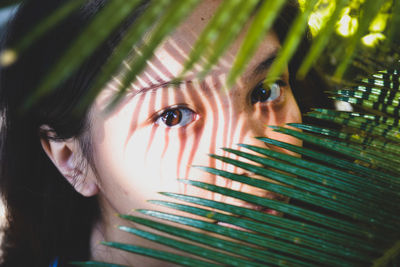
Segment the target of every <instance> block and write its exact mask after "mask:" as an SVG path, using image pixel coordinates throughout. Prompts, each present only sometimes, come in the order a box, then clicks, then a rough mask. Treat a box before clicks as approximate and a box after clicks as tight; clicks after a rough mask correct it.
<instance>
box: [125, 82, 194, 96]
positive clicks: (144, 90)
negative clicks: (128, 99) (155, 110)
mask: <svg viewBox="0 0 400 267" xmlns="http://www.w3.org/2000/svg"><path fill="white" fill-rule="evenodd" d="M186 82H190V81H176V80H170V81H165V80H162V79H157V80H156V82H155V83H153V84H151V85H149V86H146V87H144V88H141V89H140V90H138V91H136V92H134V93H133V97H135V96H137V95H140V94H145V93H147V92H149V91H152V90H157V89H158V88H161V87H167V86H171V85H173V86H178V85H180V84H183V83H186Z"/></svg>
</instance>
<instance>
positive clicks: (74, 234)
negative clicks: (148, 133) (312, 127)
mask: <svg viewBox="0 0 400 267" xmlns="http://www.w3.org/2000/svg"><path fill="white" fill-rule="evenodd" d="M64 2H66V1H65V0H41V1H26V2H25V3H23V4H21V6H20V7H19V10H18V12H17V14H16V15H15V17H14V19H13V21H12V22H11V24H10V25H9V27H8V31H7V32H6V34H5V39H4V41H3V47H8V46H10V45H12V44H14V43H15V42H17V41H19V40H21V37H22V36H24V35H25V34H26V33H27V32H28V31H29V30H31V29H32V28H31V26H32V25H35V24H36V23H37V22H39V21H41V19H42V18H45V17H46V16H48V14H51V12H53V11H54V10H55V9H56V8H57V7H59V6H60V5H61V4H62V3H64ZM105 2H106V0H90V1H87V3H86V4H85V5H84V7H82V8H81V9H80V10H79V11H77V12H75V13H74V14H72V15H70V16H69V17H68V18H67V19H65V20H64V21H63V22H62V23H60V24H59V25H58V26H56V27H55V28H53V29H52V30H50V31H49V32H47V33H46V34H45V35H44V36H43V37H41V38H40V39H39V40H38V41H36V42H35V43H34V44H33V45H31V46H30V47H29V48H28V50H27V51H25V52H24V53H23V54H21V55H19V58H18V60H17V62H16V63H14V64H12V65H10V66H8V67H4V68H2V69H1V72H0V89H1V93H0V105H1V115H2V116H3V128H2V130H1V180H0V190H1V194H2V197H3V199H4V201H5V206H6V215H7V226H6V229H5V231H4V237H3V245H2V249H3V263H2V266H48V265H49V263H50V262H51V261H52V260H54V257H56V256H57V257H59V260H60V263H61V266H63V265H66V264H67V262H69V261H71V260H87V259H88V257H89V256H90V251H89V247H90V246H89V241H90V235H91V230H92V228H93V224H94V223H95V221H96V219H97V218H98V216H99V214H100V210H99V206H98V202H97V199H96V197H92V198H85V197H82V196H81V195H80V194H78V193H77V192H76V191H75V190H74V189H73V188H72V187H71V186H70V184H68V183H67V182H66V181H65V179H64V177H63V176H62V175H61V174H60V173H59V172H58V170H57V169H56V167H55V166H54V165H53V164H52V163H51V161H50V160H49V159H48V157H47V156H46V154H45V153H44V151H43V149H42V147H41V144H40V138H39V137H40V134H41V133H40V131H39V128H40V126H41V125H44V124H46V125H49V126H50V127H51V128H52V129H54V131H55V133H56V138H57V139H60V140H63V139H68V138H71V137H78V139H79V140H80V142H81V145H82V146H83V150H85V151H84V154H85V155H86V156H89V157H90V147H91V145H90V137H87V136H85V133H86V132H87V128H88V127H90V123H89V122H88V121H87V116H86V114H85V115H83V116H76V113H75V109H76V106H77V103H78V102H79V100H80V99H81V98H82V97H83V96H84V95H85V94H86V93H87V90H88V88H89V87H90V85H91V84H92V82H93V80H94V78H95V77H96V75H97V74H98V73H99V72H100V70H101V67H102V66H103V65H104V64H105V63H106V61H107V59H108V58H109V56H110V55H111V53H112V52H113V50H114V48H115V46H116V44H117V43H118V42H119V41H120V39H121V37H122V36H123V34H124V31H125V30H126V27H127V26H129V25H131V24H132V22H133V21H134V19H135V18H136V17H137V16H138V14H139V13H140V12H142V11H143V9H144V8H145V6H146V3H147V2H148V1H143V4H142V5H141V6H140V8H138V9H137V11H135V12H134V14H132V15H131V16H130V18H129V19H128V20H127V21H125V22H124V23H123V25H121V27H120V28H119V29H118V30H117V31H115V33H114V34H113V35H112V36H111V37H110V38H108V40H107V41H106V42H105V43H104V44H102V45H101V46H100V47H99V48H98V49H97V50H96V51H95V53H94V54H93V55H92V56H91V57H90V58H89V59H88V60H86V61H85V63H84V64H83V66H81V67H80V68H79V69H78V70H77V71H76V72H75V73H74V74H73V75H72V76H71V77H70V78H68V79H67V80H66V81H65V82H63V84H62V85H61V86H59V87H58V88H57V89H56V90H54V92H53V93H51V94H50V95H48V96H46V97H45V98H43V99H40V100H39V101H37V102H36V103H35V104H34V105H33V106H32V107H31V108H30V109H29V110H28V111H26V112H21V107H22V106H23V104H24V103H25V101H26V97H27V96H29V95H31V93H32V91H33V90H34V89H35V88H37V86H38V83H39V82H40V81H41V78H43V76H44V75H45V74H46V73H47V72H48V71H49V70H50V68H51V67H52V66H53V64H54V63H55V62H56V60H57V59H58V58H59V57H60V55H61V54H62V53H63V51H65V49H66V48H67V47H68V45H70V44H71V40H74V39H75V38H76V37H77V36H78V35H79V33H80V32H81V30H82V29H83V28H84V25H86V24H87V23H88V21H89V20H90V19H91V18H92V17H93V15H94V14H96V13H97V11H98V10H100V9H101V8H102V7H103V6H104V3H105ZM297 10H298V9H297V7H295V6H294V5H293V4H292V3H290V1H289V4H288V5H287V6H286V8H285V9H284V11H283V13H282V15H281V16H280V18H279V19H278V20H277V22H276V23H275V26H274V28H275V31H276V33H277V34H278V36H279V39H280V40H281V42H282V40H283V39H284V37H285V35H286V33H287V31H288V27H289V26H290V24H291V21H292V19H293V18H294V17H295V14H296V13H297ZM306 47H307V44H306V40H304V42H303V43H302V44H301V46H300V47H299V50H298V53H297V54H296V56H295V57H294V59H293V60H292V62H291V64H290V65H289V71H290V72H291V73H292V74H293V73H295V72H296V70H297V68H298V63H299V62H301V59H302V57H303V56H304V54H305V49H306ZM312 75H314V74H312ZM312 80H313V81H314V83H316V82H317V84H313V85H307V86H306V87H303V88H306V89H307V90H306V91H303V89H299V88H297V89H296V87H297V84H298V82H297V81H296V80H295V75H292V77H291V81H290V82H291V85H292V87H294V88H295V89H294V93H295V96H296V98H297V100H298V102H299V105H300V107H301V109H302V111H304V110H306V109H307V108H308V107H309V106H311V103H312V102H314V104H315V103H319V102H320V100H322V98H321V96H322V94H321V91H322V90H318V89H319V88H318V87H319V86H322V85H323V83H322V80H320V79H319V80H318V79H315V78H313V79H312ZM312 88H317V89H316V90H313V89H312ZM304 96H311V97H313V98H312V99H311V98H310V99H305V98H304ZM311 100H316V102H315V101H311ZM86 113H87V110H86ZM89 161H90V160H89Z"/></svg>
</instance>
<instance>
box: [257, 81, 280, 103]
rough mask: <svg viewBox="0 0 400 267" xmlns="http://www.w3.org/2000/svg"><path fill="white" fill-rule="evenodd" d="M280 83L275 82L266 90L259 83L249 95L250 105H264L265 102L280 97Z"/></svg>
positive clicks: (261, 83) (262, 84)
mask: <svg viewBox="0 0 400 267" xmlns="http://www.w3.org/2000/svg"><path fill="white" fill-rule="evenodd" d="M281 83H282V82H275V83H273V84H272V85H271V87H269V88H267V87H265V86H264V83H263V82H259V83H258V84H257V85H256V87H254V89H253V91H252V92H251V95H250V101H251V104H252V105H254V104H256V103H257V102H260V103H264V102H267V101H273V100H275V99H277V98H278V97H279V96H280V95H281Z"/></svg>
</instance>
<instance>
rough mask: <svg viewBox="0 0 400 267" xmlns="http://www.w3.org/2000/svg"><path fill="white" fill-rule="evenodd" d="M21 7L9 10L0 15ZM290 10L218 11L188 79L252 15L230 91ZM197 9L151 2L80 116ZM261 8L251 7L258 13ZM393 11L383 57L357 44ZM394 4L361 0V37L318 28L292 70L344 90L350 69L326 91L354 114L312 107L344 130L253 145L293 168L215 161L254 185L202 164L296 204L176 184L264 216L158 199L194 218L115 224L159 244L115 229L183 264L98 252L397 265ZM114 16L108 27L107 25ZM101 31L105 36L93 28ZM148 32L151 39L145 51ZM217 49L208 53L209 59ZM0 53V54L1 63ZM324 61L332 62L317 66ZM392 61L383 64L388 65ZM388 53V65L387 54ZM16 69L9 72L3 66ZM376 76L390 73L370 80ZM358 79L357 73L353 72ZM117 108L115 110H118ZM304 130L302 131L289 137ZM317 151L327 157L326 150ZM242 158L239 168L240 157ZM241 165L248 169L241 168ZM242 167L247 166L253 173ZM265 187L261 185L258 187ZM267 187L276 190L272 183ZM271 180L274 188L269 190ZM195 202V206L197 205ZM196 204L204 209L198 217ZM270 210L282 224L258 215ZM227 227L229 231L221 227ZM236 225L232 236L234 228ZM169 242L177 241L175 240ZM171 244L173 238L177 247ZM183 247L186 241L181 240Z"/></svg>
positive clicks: (102, 17) (190, 260)
mask: <svg viewBox="0 0 400 267" xmlns="http://www.w3.org/2000/svg"><path fill="white" fill-rule="evenodd" d="M16 2H17V1H6V2H3V3H2V4H0V8H1V7H5V6H9V5H11V4H14V3H16ZM287 2H289V0H288V1H272V0H268V1H267V0H265V1H261V2H259V1H255V0H254V1H253V0H252V1H223V3H222V5H221V7H220V9H219V10H218V11H217V13H216V14H215V16H214V18H213V19H212V20H211V22H210V24H209V25H208V26H207V27H206V28H205V30H204V32H203V33H202V34H201V35H200V38H199V40H198V42H197V43H196V44H195V46H194V49H193V51H192V53H191V54H190V56H189V61H188V62H187V63H186V65H185V68H184V72H186V71H189V70H190V69H192V68H193V67H194V66H196V64H199V65H200V66H201V68H202V70H203V72H201V75H205V73H207V72H208V71H209V70H210V69H211V68H212V67H213V65H214V64H216V63H217V62H218V60H219V58H220V57H221V56H222V55H223V54H224V52H225V50H226V49H227V48H228V47H229V45H230V43H231V42H232V40H233V39H234V37H235V36H236V35H237V33H238V32H240V30H241V29H242V28H243V25H244V23H246V22H247V21H248V20H249V18H250V17H252V18H253V21H252V22H251V24H250V27H249V30H248V32H247V37H246V38H245V41H244V43H243V44H242V45H241V48H240V50H239V54H238V56H237V58H236V60H235V63H234V66H233V68H232V71H231V73H230V75H229V78H228V84H232V83H233V82H234V81H235V80H236V79H237V78H238V76H239V75H240V73H241V72H242V71H243V69H244V67H245V64H246V63H247V62H248V60H249V58H251V56H252V55H253V53H254V51H256V48H257V46H258V44H259V43H260V40H262V37H263V35H264V34H265V33H266V32H268V30H269V29H270V27H271V25H272V23H273V21H274V19H275V17H276V15H277V13H278V12H279V10H281V8H282V7H283V5H284V4H286V3H287ZM347 2H349V3H350V4H351V3H354V2H353V1H344V0H343V1H340V0H338V1H335V3H336V6H335V9H334V11H333V13H332V14H334V15H335V16H336V15H339V14H340V13H341V12H342V10H343V9H344V8H345V7H348V6H347V4H348V3H347ZM140 3H141V1H137V0H124V1H121V0H110V1H108V3H107V5H105V7H104V8H103V9H102V10H101V11H100V12H99V14H97V16H95V18H94V19H93V20H92V21H91V22H90V23H89V25H88V26H87V27H86V29H85V30H84V31H83V32H82V33H81V35H80V37H78V39H77V40H75V41H73V44H72V46H71V47H70V48H69V49H68V50H67V51H65V53H64V55H63V56H62V57H61V59H60V60H59V61H58V62H57V63H56V65H55V66H54V68H53V69H52V72H51V73H49V74H48V75H47V77H46V78H45V79H44V80H43V81H42V83H41V85H40V86H39V87H38V89H37V91H36V92H35V94H34V95H33V96H32V98H30V102H28V103H27V104H28V105H30V104H32V103H34V101H36V100H38V99H39V98H41V97H43V96H45V95H46V94H48V93H49V92H51V91H52V90H54V88H56V87H57V86H58V85H59V84H61V83H62V82H63V81H64V80H65V79H67V78H68V77H69V76H70V75H71V74H72V73H73V72H74V71H75V70H76V69H77V68H78V67H79V66H80V65H81V64H82V63H83V62H84V60H85V59H87V58H88V57H90V55H91V54H92V53H93V51H95V49H96V48H97V47H98V46H99V45H101V44H102V43H103V42H104V40H106V39H107V37H109V36H110V35H111V34H112V32H113V31H114V30H115V29H116V28H117V27H118V25H120V24H121V23H122V22H123V21H124V20H126V19H127V18H129V15H130V14H131V13H132V11H133V10H134V9H135V8H136V7H137V6H138V5H139V4H140ZM197 3H198V1H197V0H190V1H188V0H179V1H178V0H176V1H169V0H163V1H157V2H156V1H150V3H149V4H148V5H147V9H146V11H145V12H144V13H143V14H142V15H141V16H140V17H139V18H138V19H137V21H135V22H134V23H133V24H132V26H131V27H130V28H129V29H128V32H127V34H126V37H125V38H124V39H123V40H122V41H121V42H120V44H119V46H118V47H117V49H116V51H115V53H114V55H113V56H112V57H111V58H110V59H109V61H108V65H106V66H105V67H104V69H103V72H102V74H101V75H100V76H99V77H97V80H96V82H95V84H94V86H93V87H92V90H91V93H90V94H89V96H88V98H87V99H83V100H82V106H85V105H87V104H88V103H90V101H91V100H92V99H93V98H94V97H95V96H96V94H97V92H98V91H99V90H100V89H101V88H102V87H103V86H104V85H105V83H106V82H107V81H108V80H110V77H112V75H115V74H116V72H117V71H118V70H119V69H120V67H121V61H122V60H124V59H125V58H126V56H127V55H128V54H129V52H130V51H131V48H132V46H134V47H137V48H138V49H139V50H140V51H141V53H140V55H137V56H135V57H133V58H132V61H131V62H130V63H131V64H130V65H129V68H128V69H130V71H127V72H126V73H124V78H123V80H122V82H121V88H120V89H121V91H120V94H119V95H118V97H117V98H116V100H115V101H118V100H119V98H120V97H121V96H122V94H123V93H124V91H125V90H126V89H127V87H128V86H129V85H130V84H131V83H132V82H133V81H134V80H135V78H136V76H137V75H138V74H139V73H141V71H143V69H144V68H145V66H146V63H147V61H148V60H149V59H150V58H151V57H152V55H153V53H154V51H155V50H156V48H157V46H158V45H159V44H160V43H161V42H162V41H163V40H164V38H165V37H166V36H167V35H168V34H169V33H171V32H172V31H173V30H174V29H175V28H176V27H177V26H178V25H179V23H180V22H181V21H182V20H183V19H184V18H185V17H186V16H187V15H188V14H189V13H190V12H191V11H192V10H193V8H194V7H195V6H196V4H197ZM257 4H260V6H259V8H258V9H255V7H256V6H257ZM385 4H389V5H391V6H392V13H391V16H390V19H389V20H388V21H387V23H388V25H389V26H388V27H387V29H385V30H384V33H386V34H387V36H388V37H387V39H386V41H385V42H384V46H382V51H381V50H379V49H378V48H377V49H376V51H372V50H371V49H367V48H365V47H363V46H362V44H361V39H362V37H363V36H364V35H365V34H366V33H368V30H369V27H370V24H371V21H372V20H373V19H374V18H375V17H376V16H377V14H379V12H380V10H381V6H384V5H385ZM318 5H319V3H318V1H317V0H313V1H306V5H305V6H304V10H303V12H302V13H299V14H298V16H297V18H296V19H295V23H294V25H292V27H291V30H290V31H289V34H288V36H287V38H286V40H285V42H284V43H283V47H282V50H281V51H280V52H279V53H278V57H277V59H276V61H275V63H274V64H273V65H272V67H271V69H270V71H269V74H268V76H267V79H266V81H267V82H271V81H272V80H273V79H276V77H278V76H279V75H280V74H281V72H282V70H283V69H284V68H285V67H286V65H287V63H288V62H289V60H290V59H291V57H292V55H293V53H294V50H295V48H296V47H297V45H298V44H299V42H300V40H301V38H302V36H303V35H304V34H305V32H306V30H307V22H308V20H309V16H310V14H311V13H312V12H313V10H315V9H316V7H317V6H318ZM79 6H80V2H78V1H75V2H74V1H71V2H69V3H67V5H65V6H63V7H62V8H61V9H59V10H57V11H56V13H54V14H53V15H52V16H50V17H48V18H44V20H43V22H42V23H40V24H39V25H37V26H36V28H34V30H33V31H32V32H31V33H30V34H28V35H27V36H26V37H25V39H23V40H21V42H20V43H18V45H16V47H15V49H16V50H17V51H18V52H21V53H23V51H24V49H25V48H26V47H27V46H29V45H30V44H31V43H32V42H34V40H35V39H36V38H39V37H40V36H41V35H42V34H43V33H44V32H45V31H46V30H48V29H50V28H51V27H52V26H54V25H56V24H57V23H58V22H59V21H61V20H62V19H63V18H64V17H66V16H68V14H70V13H71V12H74V11H75V10H76V8H78V7H79ZM399 6H400V5H399V4H398V1H389V0H379V1H376V0H365V1H364V2H363V3H362V4H361V6H360V7H359V8H358V9H357V11H358V12H359V14H358V15H359V16H358V28H357V29H356V30H355V32H354V34H353V35H351V36H350V37H348V38H347V39H346V38H344V37H338V35H337V34H336V33H335V30H336V23H337V22H338V19H339V16H338V18H337V19H336V20H335V18H334V16H332V17H331V18H330V19H328V20H327V21H326V23H325V24H324V26H323V28H322V30H321V32H320V33H319V34H318V35H317V37H316V42H315V43H314V46H312V47H311V50H310V53H309V54H308V56H306V60H305V61H304V62H303V65H302V67H301V68H300V72H299V74H300V76H304V75H306V73H307V72H308V71H309V69H310V68H311V67H312V66H315V65H316V64H318V66H322V67H326V65H328V69H329V71H330V72H332V73H334V77H333V78H332V77H331V78H330V79H331V80H335V81H337V80H338V79H339V80H340V79H341V78H342V77H343V76H344V74H345V71H346V70H348V68H349V67H351V69H352V70H355V73H351V72H350V73H351V74H352V75H353V76H354V75H358V77H360V75H361V74H362V75H363V76H362V78H361V79H359V80H357V81H355V82H352V83H351V84H352V86H346V87H345V88H341V89H338V90H336V91H334V92H332V93H331V94H332V95H331V97H332V98H333V99H335V100H341V101H345V102H348V103H350V104H353V105H355V106H357V108H358V109H361V110H363V111H362V112H352V113H346V112H338V111H332V110H322V109H316V110H314V111H313V112H311V113H309V114H308V116H309V117H313V118H316V119H322V120H325V121H329V122H333V123H336V124H338V125H339V126H343V128H336V129H332V128H326V127H321V126H319V125H309V124H291V125H290V126H291V127H278V126H276V127H273V128H274V130H275V131H277V132H279V133H282V134H287V135H290V136H293V137H295V138H298V139H300V140H302V141H303V142H305V143H306V144H312V145H314V146H316V147H320V148H321V149H315V148H313V149H310V148H308V147H299V146H294V145H292V144H287V143H284V142H280V141H276V140H272V139H269V138H265V137H259V138H258V139H259V140H261V141H263V142H265V143H267V144H270V145H274V146H277V147H281V148H283V149H287V150H289V151H293V152H295V153H298V154H299V155H302V156H303V158H297V157H293V156H290V155H286V154H283V153H278V152H275V151H271V150H267V149H264V148H260V147H255V146H250V145H246V144H241V145H240V147H241V148H244V149H247V151H251V153H249V152H245V151H243V150H234V149H231V148H226V149H225V151H226V152H229V153H230V155H236V156H235V159H233V157H221V156H217V155H211V156H212V157H213V158H215V159H217V160H220V161H223V162H225V163H228V164H232V165H234V166H236V167H239V168H242V169H245V170H248V171H249V172H251V173H254V174H257V175H258V177H260V179H259V178H251V177H248V176H246V175H238V174H235V173H230V172H227V171H223V170H217V169H213V168H209V167H206V166H203V167H199V168H201V169H203V170H204V171H206V172H209V173H211V174H214V175H218V176H221V177H225V178H226V179H230V180H234V181H239V182H241V183H245V184H248V185H251V186H256V187H259V188H262V189H266V190H269V191H272V192H276V193H278V194H281V195H284V196H287V197H290V198H291V199H292V201H293V202H292V203H285V202H282V201H279V200H276V199H268V198H264V197H259V196H256V195H252V194H248V193H243V192H240V191H235V190H232V189H228V188H224V187H220V186H216V185H213V184H207V183H203V182H199V181H192V180H182V181H181V182H182V183H184V184H185V185H188V186H194V187H199V188H202V189H205V190H208V191H211V192H215V193H218V194H221V195H224V196H229V197H233V198H236V199H240V200H243V201H245V202H248V203H252V204H254V205H256V207H260V209H261V210H260V211H258V210H255V209H248V208H244V207H239V206H234V205H229V204H226V203H223V202H217V201H212V200H209V199H202V198H198V197H194V196H188V195H182V194H174V193H166V192H164V193H162V194H163V195H165V196H168V197H171V198H172V199H176V200H179V201H184V202H186V203H187V204H188V205H187V204H181V202H179V203H177V202H167V201H151V202H152V203H154V204H157V205H161V206H163V207H168V208H172V209H175V210H178V211H181V212H185V213H189V214H191V215H196V216H199V217H201V219H193V218H191V217H186V216H181V215H176V214H173V213H166V212H160V211H156V210H138V211H137V212H138V213H141V214H145V215H148V216H150V217H154V218H157V219H163V220H165V221H169V222H172V223H174V224H173V225H171V224H169V223H160V222H159V221H153V220H151V219H144V218H141V217H139V216H132V215H121V217H122V218H124V219H126V220H127V221H132V222H135V223H139V224H142V225H145V226H147V227H150V228H153V229H157V230H158V231H161V232H164V233H167V234H169V236H167V235H165V236H164V235H160V234H155V233H153V232H151V231H143V230H138V229H134V228H131V227H126V226H120V229H121V230H122V231H125V232H127V233H129V234H134V235H137V236H140V237H143V238H146V239H149V240H152V241H155V242H158V243H161V244H164V245H167V246H170V247H173V248H175V249H176V250H180V251H184V252H185V254H184V255H182V254H181V253H171V252H164V251H161V250H155V249H150V248H144V247H140V246H134V245H130V244H122V243H118V242H105V243H104V245H106V246H109V247H113V248H116V249H120V250H125V251H129V252H132V253H138V254H142V255H147V256H150V257H154V258H158V259H161V260H165V261H170V262H173V263H177V264H181V265H184V266H220V265H234V266H243V265H246V266H247V265H248V266H263V265H266V264H271V265H279V266H321V265H324V266H365V265H374V266H384V265H387V264H389V263H390V262H395V260H396V259H397V260H398V259H399V254H400V241H399V240H400V232H399V229H400V219H399V215H398V214H399V206H398V203H399V201H400V193H399V192H400V191H399V189H400V179H399V177H398V172H399V171H400V167H399V166H400V165H399V163H400V162H399V161H400V160H399V157H398V154H399V151H400V147H399V145H398V144H399V138H400V137H399V136H400V135H399V129H400V127H399V117H400V107H399V96H400V93H399V92H398V91H399V72H398V71H399V62H398V58H399V53H398V48H397V47H396V46H395V45H396V44H397V43H396V42H398V40H397V38H396V37H398V31H399V30H398V26H397V25H398V22H399V20H400V12H398V11H399V9H400V7H399ZM110 18H111V19H110ZM99 28H101V31H99V30H98V29H99ZM144 34H148V36H149V39H148V40H149V41H148V42H145V43H143V42H141V37H142V36H143V35H144ZM210 47H213V48H214V49H213V50H210ZM7 51H8V50H5V51H2V55H4V53H5V52H7ZM323 53H326V54H328V55H329V56H328V59H326V58H325V59H322V60H321V58H319V56H320V55H322V54H323ZM388 54H389V56H387V55H388ZM385 55H386V56H385ZM9 64H12V62H9ZM378 68H381V70H382V69H386V70H385V71H380V72H378ZM360 73H361V74H360ZM114 103H115V102H114ZM296 128H297V129H301V130H303V132H301V131H299V130H296ZM322 151H324V152H322ZM237 157H239V159H236V158H237ZM243 158H245V159H246V160H245V161H244V160H243ZM249 162H250V163H249ZM261 177H262V178H261ZM270 180H274V181H275V182H269V181H270ZM276 182H278V184H277V183H276ZM193 204H195V205H193ZM199 206H201V207H199ZM265 209H268V210H274V211H277V212H280V213H282V214H284V216H282V217H280V216H273V215H271V214H266V213H265V212H262V211H263V210H265ZM226 224H227V225H228V226H225V225H226ZM232 226H236V227H232ZM196 229H200V230H201V231H198V230H196ZM171 235H172V236H173V237H171ZM178 237H179V239H178ZM183 239H184V240H186V241H182V240H183ZM74 264H76V265H80V266H118V265H115V264H111V263H96V262H86V263H74Z"/></svg>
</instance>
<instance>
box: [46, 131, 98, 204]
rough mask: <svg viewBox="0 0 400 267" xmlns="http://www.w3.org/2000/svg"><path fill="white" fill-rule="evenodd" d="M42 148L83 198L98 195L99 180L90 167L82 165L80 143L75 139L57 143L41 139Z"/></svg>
mask: <svg viewBox="0 0 400 267" xmlns="http://www.w3.org/2000/svg"><path fill="white" fill-rule="evenodd" d="M40 141H41V143H42V147H43V149H44V151H45V152H46V154H47V156H48V157H49V158H50V159H51V161H52V162H53V163H54V165H55V166H56V167H57V169H58V170H59V171H60V173H61V174H62V175H63V176H64V177H65V179H66V180H67V181H68V182H69V183H70V184H71V185H72V186H73V187H74V188H75V190H76V191H77V192H78V193H80V194H81V195H83V196H86V197H91V196H94V195H96V194H97V193H98V191H99V187H98V185H97V179H96V177H95V175H94V173H93V171H92V170H91V168H90V167H88V169H87V170H85V169H82V168H84V166H85V165H84V164H81V161H82V159H83V156H82V152H81V149H80V147H79V143H78V141H77V140H76V139H75V138H71V139H68V140H64V141H58V140H57V141H55V140H51V139H48V138H41V139H40Z"/></svg>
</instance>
